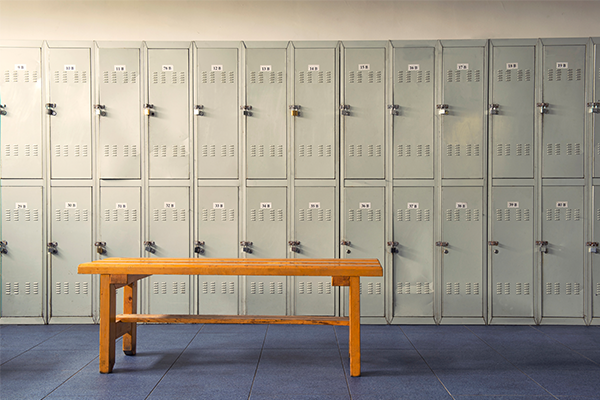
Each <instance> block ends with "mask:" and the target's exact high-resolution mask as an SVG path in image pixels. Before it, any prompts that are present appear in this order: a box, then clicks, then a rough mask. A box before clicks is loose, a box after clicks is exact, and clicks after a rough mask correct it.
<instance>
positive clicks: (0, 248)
mask: <svg viewBox="0 0 600 400" xmlns="http://www.w3.org/2000/svg"><path fill="white" fill-rule="evenodd" d="M6 246H8V242H7V241H6V240H2V241H0V254H8V249H7V248H6Z"/></svg>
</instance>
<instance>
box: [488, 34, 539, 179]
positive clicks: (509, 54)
mask: <svg viewBox="0 0 600 400" xmlns="http://www.w3.org/2000/svg"><path fill="white" fill-rule="evenodd" d="M492 57H493V59H492V74H493V76H492V77H491V81H492V83H491V93H490V105H489V110H490V111H489V126H490V130H491V138H492V146H491V148H492V152H491V154H492V177H493V178H533V153H534V151H533V135H534V120H535V114H534V113H535V107H534V106H535V104H534V103H535V46H522V47H517V46H495V47H493V51H492ZM495 105H497V106H498V107H497V108H496V107H495ZM495 112H497V114H494V113H495Z"/></svg>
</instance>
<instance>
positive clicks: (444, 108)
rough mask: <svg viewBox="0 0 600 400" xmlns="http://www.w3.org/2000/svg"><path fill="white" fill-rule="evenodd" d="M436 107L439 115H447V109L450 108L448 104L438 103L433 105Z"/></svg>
mask: <svg viewBox="0 0 600 400" xmlns="http://www.w3.org/2000/svg"><path fill="white" fill-rule="evenodd" d="M435 108H437V111H438V114H439V115H448V109H449V108H450V107H449V106H448V104H438V105H436V106H435Z"/></svg>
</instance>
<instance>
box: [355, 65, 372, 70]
mask: <svg viewBox="0 0 600 400" xmlns="http://www.w3.org/2000/svg"><path fill="white" fill-rule="evenodd" d="M370 69H371V64H358V70H359V71H368V70H370Z"/></svg>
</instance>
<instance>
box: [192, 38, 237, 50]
mask: <svg viewBox="0 0 600 400" xmlns="http://www.w3.org/2000/svg"><path fill="white" fill-rule="evenodd" d="M193 43H194V46H196V48H197V49H239V48H240V47H242V42H241V41H239V40H238V41H233V40H223V41H207V40H195V41H194V42H193Z"/></svg>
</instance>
